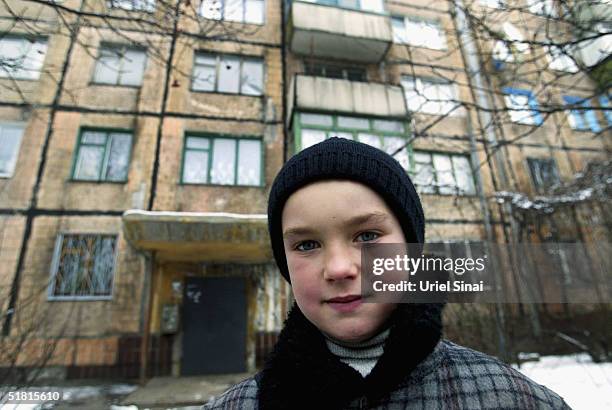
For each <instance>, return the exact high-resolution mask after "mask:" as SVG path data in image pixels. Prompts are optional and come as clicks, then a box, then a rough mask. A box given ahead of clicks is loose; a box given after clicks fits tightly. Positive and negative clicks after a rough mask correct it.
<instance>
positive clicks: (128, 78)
mask: <svg viewBox="0 0 612 410" xmlns="http://www.w3.org/2000/svg"><path fill="white" fill-rule="evenodd" d="M145 57H146V54H145V53H144V52H143V51H140V50H127V51H125V53H124V55H123V61H122V67H121V73H120V80H119V83H120V84H123V85H140V84H142V76H143V73H144V66H145Z"/></svg>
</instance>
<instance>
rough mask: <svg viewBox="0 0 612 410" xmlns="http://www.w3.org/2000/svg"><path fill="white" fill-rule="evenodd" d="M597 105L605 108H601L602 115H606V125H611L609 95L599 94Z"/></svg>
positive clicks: (611, 107) (611, 108)
mask: <svg viewBox="0 0 612 410" xmlns="http://www.w3.org/2000/svg"><path fill="white" fill-rule="evenodd" d="M599 105H600V106H601V107H602V108H605V110H603V112H604V116H605V117H606V120H607V121H608V125H609V126H611V127H612V105H610V97H609V96H607V95H600V96H599Z"/></svg>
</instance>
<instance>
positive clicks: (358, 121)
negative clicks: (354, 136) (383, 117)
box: [338, 117, 370, 130]
mask: <svg viewBox="0 0 612 410" xmlns="http://www.w3.org/2000/svg"><path fill="white" fill-rule="evenodd" d="M338 127H342V128H352V129H358V130H369V129H370V121H369V120H367V119H365V118H355V117H338Z"/></svg>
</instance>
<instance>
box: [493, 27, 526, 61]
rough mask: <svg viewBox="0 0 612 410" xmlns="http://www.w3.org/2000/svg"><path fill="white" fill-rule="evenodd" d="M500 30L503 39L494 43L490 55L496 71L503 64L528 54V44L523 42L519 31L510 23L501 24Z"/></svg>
mask: <svg viewBox="0 0 612 410" xmlns="http://www.w3.org/2000/svg"><path fill="white" fill-rule="evenodd" d="M502 30H503V35H502V37H503V38H502V39H499V40H497V41H495V45H494V46H493V53H492V54H493V64H494V66H495V68H496V69H498V70H500V69H502V68H503V66H504V64H503V63H504V62H513V61H515V59H518V58H519V57H520V55H521V54H526V53H528V52H529V44H527V43H526V42H525V39H524V38H523V34H522V33H521V31H520V30H519V29H518V28H516V27H515V26H514V25H513V24H512V23H509V22H505V23H504V24H502Z"/></svg>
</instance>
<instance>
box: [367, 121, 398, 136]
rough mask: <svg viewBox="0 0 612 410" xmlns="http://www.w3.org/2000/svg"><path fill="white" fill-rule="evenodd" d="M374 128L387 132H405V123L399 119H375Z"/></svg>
mask: <svg viewBox="0 0 612 410" xmlns="http://www.w3.org/2000/svg"><path fill="white" fill-rule="evenodd" d="M374 129H375V130H379V131H387V132H399V133H403V132H404V124H402V123H401V122H399V121H385V120H374Z"/></svg>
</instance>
